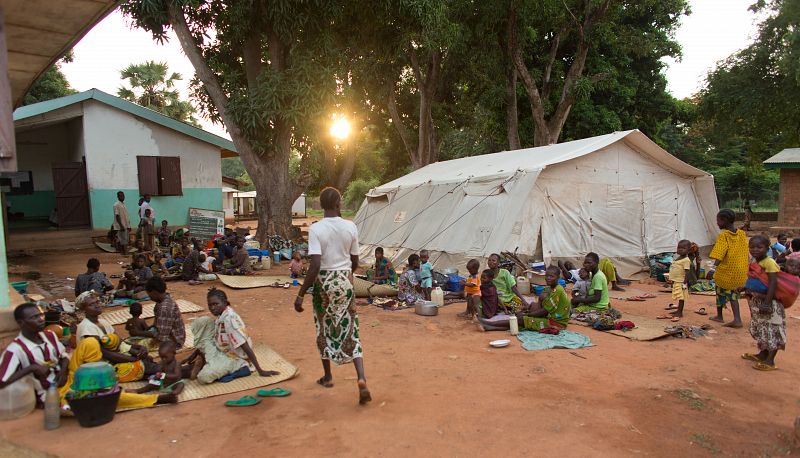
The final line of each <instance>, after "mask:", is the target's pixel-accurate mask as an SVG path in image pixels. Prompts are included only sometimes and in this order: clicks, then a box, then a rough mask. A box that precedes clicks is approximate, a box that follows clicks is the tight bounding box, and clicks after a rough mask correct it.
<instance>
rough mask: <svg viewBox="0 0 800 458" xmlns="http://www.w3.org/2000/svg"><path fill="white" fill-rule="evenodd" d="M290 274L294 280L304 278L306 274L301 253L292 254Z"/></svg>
mask: <svg viewBox="0 0 800 458" xmlns="http://www.w3.org/2000/svg"><path fill="white" fill-rule="evenodd" d="M289 274H290V275H291V277H292V278H302V277H304V276H305V274H306V268H305V266H304V265H303V258H301V257H300V252H299V251H295V252H294V253H292V262H290V263H289Z"/></svg>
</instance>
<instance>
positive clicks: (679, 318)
mask: <svg viewBox="0 0 800 458" xmlns="http://www.w3.org/2000/svg"><path fill="white" fill-rule="evenodd" d="M670 321H672V322H673V323H677V322H678V321H681V317H679V316H673V317H672V318H671V319H670Z"/></svg>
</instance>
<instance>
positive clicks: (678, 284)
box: [669, 240, 692, 321]
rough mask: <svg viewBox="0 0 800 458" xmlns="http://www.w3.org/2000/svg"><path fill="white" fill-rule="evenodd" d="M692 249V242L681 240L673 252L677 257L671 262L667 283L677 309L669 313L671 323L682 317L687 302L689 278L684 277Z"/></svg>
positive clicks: (689, 266) (687, 269)
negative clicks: (670, 284)
mask: <svg viewBox="0 0 800 458" xmlns="http://www.w3.org/2000/svg"><path fill="white" fill-rule="evenodd" d="M691 248H692V242H690V241H688V240H681V241H680V242H678V248H677V249H676V250H675V251H676V253H677V254H678V257H677V258H675V259H673V260H672V264H671V265H670V267H669V281H671V282H672V300H673V301H678V309H677V310H675V311H673V312H671V315H672V321H678V319H679V318H680V317H682V316H683V306H684V305H685V304H686V301H687V300H689V283H688V281H689V276H688V275H686V274H687V273H688V271H689V269H690V268H691V262H692V261H691V260H690V259H689V256H688V254H689V250H690V249H691Z"/></svg>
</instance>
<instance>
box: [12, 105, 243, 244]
mask: <svg viewBox="0 0 800 458" xmlns="http://www.w3.org/2000/svg"><path fill="white" fill-rule="evenodd" d="M14 128H15V133H16V146H17V163H18V167H17V170H18V171H17V172H6V173H3V174H2V175H0V178H2V180H0V186H2V190H3V191H4V192H5V193H6V198H7V200H8V202H9V203H10V206H9V208H8V211H9V212H10V213H11V214H12V215H15V218H14V220H19V219H22V220H29V221H32V222H33V221H44V222H46V221H47V220H48V219H51V220H53V221H54V222H55V223H56V225H57V226H58V227H61V228H65V227H76V228H77V227H85V228H91V229H94V230H107V229H108V228H109V227H111V223H112V222H113V214H112V206H113V204H114V202H115V201H116V199H117V197H116V194H117V191H123V192H125V196H126V199H125V204H126V206H127V207H128V210H129V212H130V215H131V225H132V226H134V227H135V226H136V225H137V224H138V220H139V219H138V198H139V196H140V195H144V194H150V195H151V196H152V200H151V205H152V206H153V209H154V210H155V212H156V215H155V217H156V219H157V220H158V222H160V221H161V220H164V219H166V220H167V221H169V224H170V226H185V225H186V224H187V220H188V209H189V208H190V207H196V208H204V209H209V210H222V209H223V205H222V193H221V190H222V188H223V183H222V169H221V159H222V158H223V157H233V156H236V155H237V154H236V152H235V151H236V150H235V147H234V146H233V143H232V142H231V141H230V140H227V139H224V138H222V137H219V136H217V135H214V134H212V133H210V132H206V131H204V130H202V129H199V128H196V127H193V126H190V125H188V124H185V123H182V122H180V121H177V120H174V119H172V118H169V117H167V116H164V115H162V114H161V113H158V112H155V111H153V110H149V109H147V108H144V107H141V106H139V105H136V104H134V103H131V102H128V101H126V100H123V99H120V98H119V97H115V96H113V95H110V94H107V93H105V92H102V91H100V90H97V89H91V90H88V91H85V92H81V93H78V94H73V95H69V96H66V97H61V98H58V99H54V100H49V101H46V102H41V103H37V104H33V105H28V106H24V107H21V108H18V109H17V110H16V111H14ZM12 222H13V220H12ZM45 224H46V223H45ZM12 230H13V224H12Z"/></svg>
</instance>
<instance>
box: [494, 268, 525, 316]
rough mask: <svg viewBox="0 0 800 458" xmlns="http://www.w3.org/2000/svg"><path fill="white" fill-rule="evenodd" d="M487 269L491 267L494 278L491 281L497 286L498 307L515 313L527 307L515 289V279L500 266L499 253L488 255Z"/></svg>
mask: <svg viewBox="0 0 800 458" xmlns="http://www.w3.org/2000/svg"><path fill="white" fill-rule="evenodd" d="M488 265H489V269H491V271H492V274H493V275H494V279H493V280H492V283H494V286H495V287H496V288H497V297H498V298H499V299H500V308H501V309H503V310H507V311H509V312H511V313H516V312H518V311H520V310H522V309H523V308H525V307H527V302H526V301H525V300H524V299H522V295H521V294H520V293H519V290H518V289H517V280H515V279H514V276H513V275H511V272H509V271H507V270H506V269H501V268H500V255H499V254H492V255H491V256H489V262H488Z"/></svg>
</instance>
